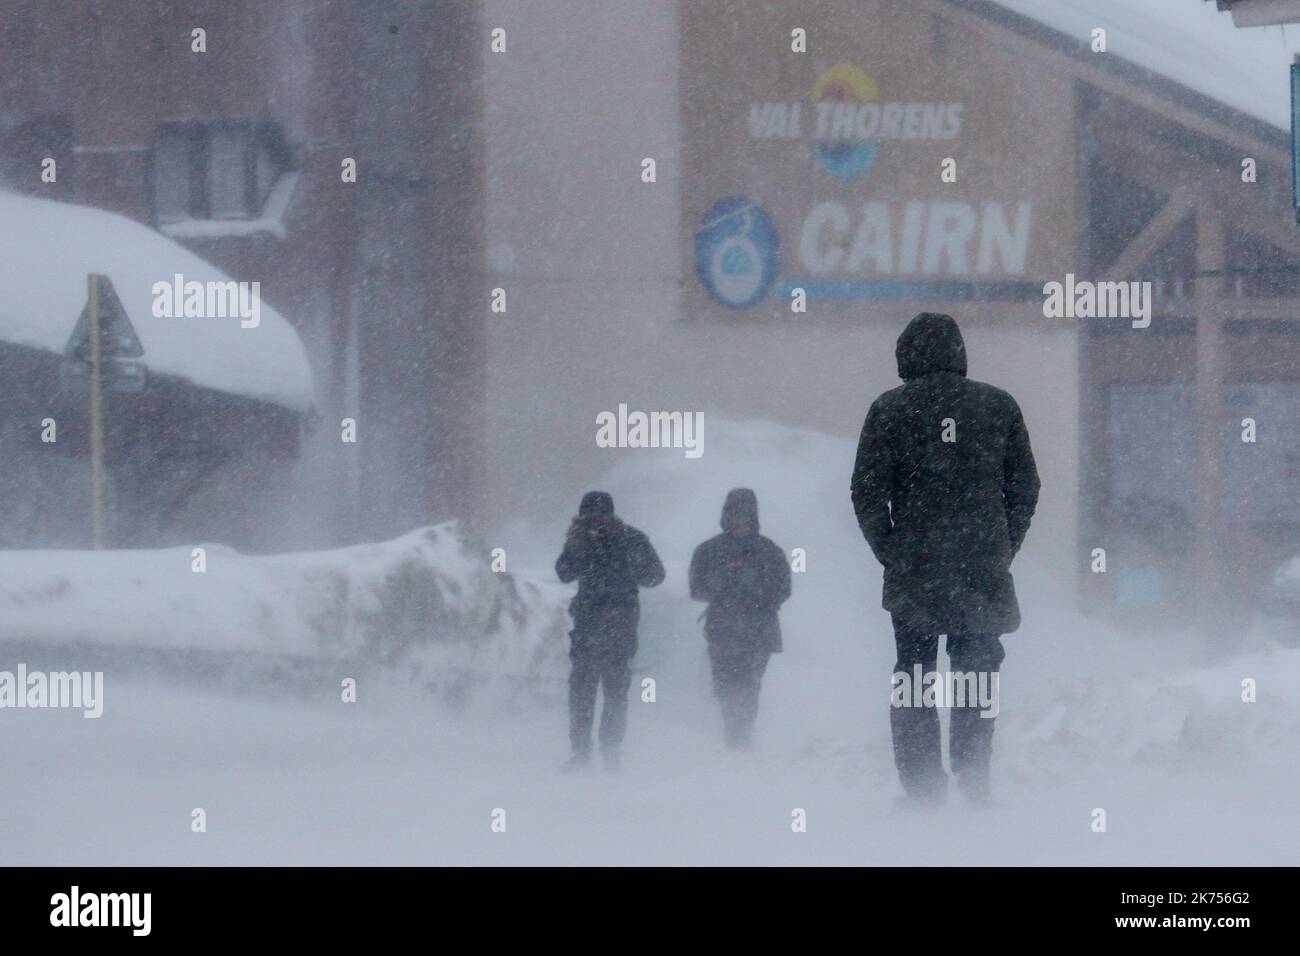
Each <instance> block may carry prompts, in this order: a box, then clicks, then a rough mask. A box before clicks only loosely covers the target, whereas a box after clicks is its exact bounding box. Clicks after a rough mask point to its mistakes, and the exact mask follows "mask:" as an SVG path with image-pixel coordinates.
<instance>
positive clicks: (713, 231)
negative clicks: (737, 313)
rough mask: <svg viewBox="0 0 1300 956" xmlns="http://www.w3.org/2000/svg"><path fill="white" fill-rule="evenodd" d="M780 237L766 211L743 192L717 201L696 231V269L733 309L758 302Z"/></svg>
mask: <svg viewBox="0 0 1300 956" xmlns="http://www.w3.org/2000/svg"><path fill="white" fill-rule="evenodd" d="M780 266H781V240H780V238H779V237H778V236H777V234H776V226H775V225H774V224H773V222H772V217H771V216H770V215H768V212H767V210H766V209H764V208H763V207H762V206H760V205H759V204H758V203H756V202H754V201H753V200H752V199H750V198H749V197H747V196H727V197H726V198H725V199H719V200H718V201H717V202H716V203H714V204H713V205H712V206H711V207H709V211H708V212H706V213H705V214H704V216H703V217H702V218H701V219H700V225H699V228H698V229H696V230H695V272H696V274H698V275H699V277H700V281H701V282H702V283H704V287H705V288H706V289H708V290H709V292H710V293H711V294H712V295H713V297H714V298H715V299H717V300H718V301H719V302H721V303H722V304H723V305H725V306H729V307H730V308H733V309H746V308H748V307H749V306H751V305H753V304H754V303H755V302H758V301H759V300H760V299H762V298H763V297H764V296H765V295H767V293H768V290H769V289H771V288H772V283H773V282H775V281H776V274H777V271H778V270H779V269H780Z"/></svg>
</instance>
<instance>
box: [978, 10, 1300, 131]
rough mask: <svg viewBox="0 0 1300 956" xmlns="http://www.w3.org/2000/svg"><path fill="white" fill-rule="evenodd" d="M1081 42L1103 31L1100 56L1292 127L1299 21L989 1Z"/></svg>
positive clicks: (1208, 12) (1202, 12) (1201, 12)
mask: <svg viewBox="0 0 1300 956" xmlns="http://www.w3.org/2000/svg"><path fill="white" fill-rule="evenodd" d="M992 2H993V3H994V4H995V5H997V6H999V7H1003V8H1004V9H1007V10H1010V11H1012V12H1013V13H1018V14H1020V15H1021V16H1024V17H1028V18H1029V19H1031V20H1036V21H1038V22H1039V23H1042V24H1044V25H1045V26H1048V27H1051V28H1052V29H1054V30H1057V31H1059V32H1061V33H1064V34H1066V35H1068V36H1072V37H1077V38H1079V39H1080V40H1081V41H1083V42H1088V41H1090V40H1091V35H1092V31H1093V29H1094V28H1096V27H1103V28H1105V30H1106V49H1107V52H1106V53H1105V54H1098V56H1102V55H1104V56H1115V57H1119V58H1121V59H1124V60H1128V61H1129V62H1131V63H1134V64H1137V65H1138V66H1141V67H1145V68H1146V69H1148V70H1150V71H1151V72H1153V73H1156V74H1159V75H1160V76H1163V77H1165V78H1166V79H1169V80H1172V81H1173V82H1175V83H1178V84H1180V85H1181V86H1185V87H1187V88H1188V89H1191V90H1195V91H1196V92H1198V93H1201V94H1203V95H1205V96H1208V97H1211V98H1212V99H1215V100H1218V101H1219V102H1221V103H1223V104H1225V105H1227V106H1231V107H1233V108H1234V109H1237V110H1240V111H1241V112H1242V113H1245V114H1246V115H1248V116H1253V117H1255V118H1256V119H1259V120H1263V121H1264V122H1266V123H1268V124H1270V125H1272V126H1276V127H1278V128H1280V129H1287V130H1289V129H1290V128H1291V106H1290V103H1291V99H1290V97H1291V84H1290V66H1291V62H1292V60H1293V57H1294V55H1295V53H1297V52H1300V27H1292V28H1290V29H1288V28H1286V27H1252V28H1249V29H1238V28H1236V27H1234V26H1233V25H1232V18H1231V17H1230V16H1229V15H1228V14H1226V13H1222V12H1220V11H1219V10H1218V9H1217V8H1216V5H1215V4H1213V3H1206V2H1204V0H992Z"/></svg>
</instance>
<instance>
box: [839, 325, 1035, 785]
mask: <svg viewBox="0 0 1300 956" xmlns="http://www.w3.org/2000/svg"><path fill="white" fill-rule="evenodd" d="M895 357H896V358H897V361H898V375H899V378H901V379H902V380H903V384H902V385H900V386H898V387H897V388H894V389H891V390H890V391H888V392H885V393H884V394H883V395H881V396H880V397H879V398H877V399H876V401H875V402H874V403H873V404H872V406H871V409H870V411H869V412H868V413H867V418H866V422H865V423H864V424H863V426H862V435H861V438H860V440H859V442H858V452H857V459H856V461H855V462H854V467H853V475H852V479H851V485H850V495H851V498H852V501H853V510H854V512H855V514H856V515H857V520H858V525H859V527H860V528H861V530H862V534H863V536H864V537H865V538H866V540H867V543H868V544H869V545H870V546H871V550H872V552H873V553H874V554H875V556H876V559H877V560H878V561H879V562H880V563H881V564H882V565H883V566H884V596H883V601H882V604H883V606H884V608H885V609H886V610H887V611H889V612H890V614H891V615H892V616H893V623H894V640H895V645H896V648H897V651H898V660H897V662H896V664H895V668H894V671H895V684H896V688H897V686H898V685H899V684H900V683H902V682H903V681H904V679H906V680H911V679H912V678H913V676H914V675H915V674H916V667H917V665H920V667H921V669H922V672H923V673H924V674H933V673H934V671H935V663H936V659H937V655H938V639H939V635H941V634H942V635H946V636H947V650H948V656H949V659H950V661H951V665H952V669H953V671H955V672H957V673H959V674H969V673H974V674H975V675H976V677H977V679H978V678H980V675H983V677H982V679H983V680H984V682H985V684H984V686H985V687H987V688H993V689H994V690H993V692H994V693H995V692H996V690H995V689H996V675H997V672H998V668H999V666H1000V664H1001V662H1002V659H1003V657H1004V654H1005V652H1004V649H1003V647H1002V642H1001V640H1000V638H1001V635H1003V634H1007V633H1010V632H1012V631H1014V630H1016V629H1017V628H1018V627H1019V626H1020V608H1019V604H1018V603H1017V601H1016V592H1015V585H1014V583H1013V581H1012V577H1011V570H1010V568H1011V561H1012V558H1014V557H1015V555H1016V552H1018V551H1019V550H1020V546H1021V544H1022V542H1023V541H1024V539H1025V535H1026V533H1027V532H1028V531H1029V523H1030V520H1031V519H1032V518H1033V515H1034V509H1035V507H1036V506H1037V503H1038V489H1039V480H1038V472H1037V469H1036V467H1035V465H1034V455H1033V452H1032V451H1031V449H1030V446H1029V433H1028V431H1027V430H1026V428H1025V421H1024V418H1023V416H1022V415H1021V412H1020V407H1019V405H1017V404H1016V400H1015V399H1014V398H1012V397H1011V396H1010V395H1009V394H1007V393H1006V392H1004V391H1002V390H1001V389H999V388H994V387H993V386H992V385H987V384H985V383H983V382H975V381H971V380H970V379H968V378H967V377H966V345H965V342H964V341H963V340H962V335H961V330H960V329H959V328H958V327H957V323H956V322H954V321H953V319H952V318H951V317H950V316H947V315H939V314H936V313H932V312H923V313H921V314H920V315H918V316H916V317H915V318H914V319H912V321H911V322H910V323H909V324H908V326H907V328H905V329H904V330H903V333H902V334H901V335H900V336H899V337H898V345H897V348H896V350H895ZM900 675H904V676H903V677H900ZM893 699H894V703H895V705H896V706H894V707H893V709H892V710H891V712H890V726H891V730H892V733H893V740H894V759H895V763H896V765H897V767H898V773H899V778H900V780H901V782H902V784H903V788H904V790H906V791H907V793H908V794H909V795H911V796H914V797H917V798H921V799H934V800H938V799H942V797H943V795H944V793H945V792H946V790H947V776H946V774H945V773H944V770H943V764H942V760H941V757H940V739H939V733H940V731H939V717H938V714H937V713H936V712H935V710H934V708H933V707H925V706H922V707H917V706H913V705H912V703H913V696H912V695H909V694H899V693H896V694H895V695H894V698H893ZM995 712H996V709H995V708H986V709H985V710H984V711H983V712H981V710H980V709H979V708H976V707H954V708H953V711H952V720H951V722H950V730H949V732H950V740H949V754H950V762H951V765H952V770H953V772H954V773H955V774H956V775H957V782H958V786H959V789H961V790H962V792H963V793H964V794H965V795H966V796H967V797H968V798H969V799H971V800H972V801H974V802H985V801H987V799H988V797H989V777H988V774H989V758H990V755H991V753H992V747H993V723H994V721H993V719H992V713H995Z"/></svg>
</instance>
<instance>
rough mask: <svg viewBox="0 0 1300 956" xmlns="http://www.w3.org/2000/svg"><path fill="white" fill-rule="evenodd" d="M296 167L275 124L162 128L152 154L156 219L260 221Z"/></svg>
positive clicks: (193, 124)
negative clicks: (283, 177) (275, 190)
mask: <svg viewBox="0 0 1300 956" xmlns="http://www.w3.org/2000/svg"><path fill="white" fill-rule="evenodd" d="M291 165H292V155H291V152H290V150H289V148H288V146H287V145H286V144H285V142H284V137H283V135H282V134H281V133H280V130H279V127H277V126H276V125H275V124H273V123H252V122H244V121H238V120H221V121H218V122H212V123H202V122H188V121H186V122H172V123H163V124H162V125H161V126H159V127H158V138H157V142H156V144H155V146H154V153H153V196H154V216H155V218H156V220H157V221H158V222H159V223H160V224H162V223H174V222H181V221H184V220H186V219H255V218H257V217H258V216H260V215H261V214H262V210H263V207H264V206H265V205H266V200H267V196H268V195H269V193H270V191H271V187H272V186H273V185H274V184H275V181H276V180H277V179H278V178H279V177H280V176H281V175H282V174H283V173H285V172H287V171H288V170H289V169H290V168H291Z"/></svg>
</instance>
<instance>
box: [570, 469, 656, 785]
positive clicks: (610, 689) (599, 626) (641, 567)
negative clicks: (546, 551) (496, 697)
mask: <svg viewBox="0 0 1300 956" xmlns="http://www.w3.org/2000/svg"><path fill="white" fill-rule="evenodd" d="M555 573H556V574H557V575H558V576H559V578H560V580H561V581H563V582H564V583H566V584H567V583H569V582H570V581H573V580H576V581H577V582H578V593H577V594H576V595H575V596H574V598H573V600H572V601H571V602H570V603H569V613H570V614H571V615H572V616H573V630H572V631H570V632H569V642H570V643H569V658H570V660H571V661H572V662H573V669H572V670H571V671H570V673H569V741H570V743H571V745H572V747H573V755H572V756H571V757H570V758H569V762H568V764H566V767H569V768H575V767H581V766H585V765H587V764H588V763H590V762H591V727H592V722H593V719H594V717H595V711H596V690H597V687H598V686H603V687H604V693H605V704H604V708H603V709H602V711H601V717H600V750H601V754H602V756H603V757H604V758H605V764H606V766H607V767H609V768H610V769H615V768H617V767H618V761H619V748H620V747H621V746H622V743H623V733H624V731H625V730H626V728H627V690H628V685H629V684H630V683H631V680H632V669H631V668H632V658H633V657H634V656H635V655H636V627H637V622H638V620H639V619H640V616H641V606H640V601H639V599H638V597H637V590H638V588H652V587H655V586H656V585H658V584H660V583H661V582H662V581H663V579H664V566H663V564H662V563H661V562H660V560H659V555H658V554H656V553H655V549H654V547H653V546H652V545H651V544H650V539H649V538H647V537H646V536H645V534H643V533H642V532H640V531H638V530H637V529H636V528H633V527H630V526H628V525H625V524H624V523H623V522H622V521H621V520H620V519H619V518H618V516H617V515H615V514H614V499H613V497H612V496H610V495H609V494H608V493H607V492H604V491H591V492H588V493H587V494H586V495H584V496H583V498H582V503H581V504H580V505H579V506H578V515H577V517H576V518H574V519H573V523H572V524H571V525H570V526H569V533H568V535H567V536H566V537H565V540H564V550H563V552H562V553H561V554H560V557H559V559H558V560H556V562H555Z"/></svg>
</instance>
